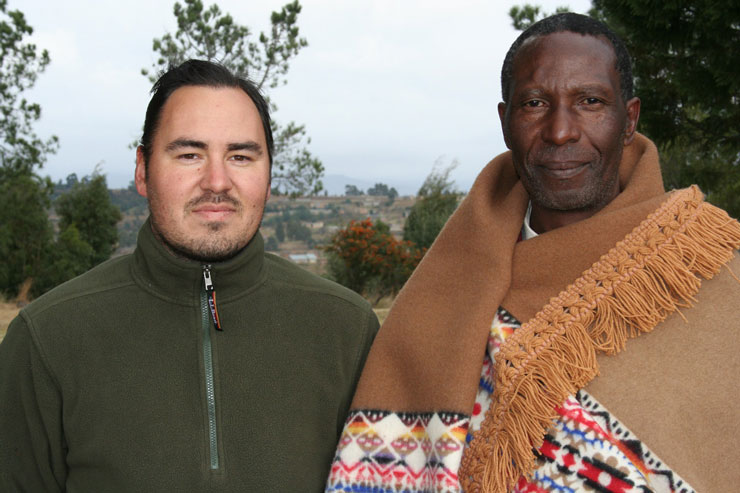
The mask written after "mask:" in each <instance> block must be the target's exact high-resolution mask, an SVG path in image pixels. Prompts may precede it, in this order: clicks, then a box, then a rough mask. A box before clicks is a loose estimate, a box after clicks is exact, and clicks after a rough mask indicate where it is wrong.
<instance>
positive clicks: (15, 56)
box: [0, 0, 57, 297]
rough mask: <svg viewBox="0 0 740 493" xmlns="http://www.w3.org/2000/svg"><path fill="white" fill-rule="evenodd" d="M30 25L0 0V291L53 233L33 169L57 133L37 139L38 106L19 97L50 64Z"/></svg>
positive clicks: (10, 289)
mask: <svg viewBox="0 0 740 493" xmlns="http://www.w3.org/2000/svg"><path fill="white" fill-rule="evenodd" d="M32 33H33V29H32V28H31V26H29V25H28V24H27V23H26V20H25V17H24V15H23V13H22V12H20V11H18V10H12V11H8V9H7V2H6V1H5V0H0V258H2V259H3V260H2V262H0V292H2V293H3V294H4V295H5V296H7V297H12V296H16V295H17V294H18V290H19V288H20V285H21V284H22V283H24V282H26V281H27V280H28V279H29V278H31V277H32V276H34V275H35V274H36V273H37V272H38V271H39V269H40V266H41V262H42V260H43V258H44V254H45V251H46V247H47V245H48V243H49V242H50V241H51V238H52V228H51V224H50V223H49V219H48V209H49V204H50V196H51V193H52V190H53V186H52V183H51V180H49V179H48V178H46V179H42V178H40V177H39V176H38V175H37V174H36V169H37V168H38V167H41V166H42V165H43V163H44V162H45V160H46V155H47V154H48V153H51V152H54V151H55V150H56V148H57V138H56V137H51V138H49V139H47V140H42V139H40V138H39V137H38V136H37V135H36V134H35V133H34V131H33V124H34V123H35V122H36V121H37V120H38V119H39V118H40V117H41V107H40V106H39V105H38V104H36V103H31V102H29V101H28V100H26V99H25V98H24V97H23V93H24V91H26V90H28V89H30V88H32V87H33V85H34V84H35V82H36V79H37V77H38V76H39V74H41V73H42V72H43V71H44V69H45V68H46V66H47V65H48V64H49V54H48V53H47V52H46V51H42V52H40V53H39V52H38V51H37V50H36V46H35V45H33V44H31V43H27V42H25V39H26V38H27V36H30V35H31V34H32Z"/></svg>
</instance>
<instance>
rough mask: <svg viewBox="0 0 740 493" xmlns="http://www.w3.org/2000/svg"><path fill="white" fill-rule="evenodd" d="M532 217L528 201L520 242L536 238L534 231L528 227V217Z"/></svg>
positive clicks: (530, 205)
mask: <svg viewBox="0 0 740 493" xmlns="http://www.w3.org/2000/svg"><path fill="white" fill-rule="evenodd" d="M531 215H532V201H531V200H530V201H529V205H528V206H527V213H526V214H525V215H524V225H523V226H522V240H529V239H531V238H534V237H535V236H537V233H536V232H535V230H533V229H532V228H531V227H530V226H529V217H530V216H531Z"/></svg>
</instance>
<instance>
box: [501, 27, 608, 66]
mask: <svg viewBox="0 0 740 493" xmlns="http://www.w3.org/2000/svg"><path fill="white" fill-rule="evenodd" d="M584 49H590V50H592V51H593V52H594V53H597V52H598V53H599V54H600V55H601V56H608V57H609V58H610V59H611V60H616V56H617V55H616V52H615V51H614V47H613V46H612V44H611V41H609V39H608V38H607V37H606V36H603V35H593V34H582V33H578V32H574V31H556V32H553V33H546V34H538V35H535V36H532V37H529V38H527V39H525V40H524V42H523V43H522V45H521V46H520V47H519V50H517V53H516V56H515V57H514V60H513V63H514V67H516V65H517V62H520V61H522V60H524V59H525V58H527V57H531V56H533V55H535V53H536V52H539V51H548V52H550V53H551V54H554V52H558V55H559V56H567V55H568V54H569V53H573V54H575V53H577V52H582V51H583V50H584Z"/></svg>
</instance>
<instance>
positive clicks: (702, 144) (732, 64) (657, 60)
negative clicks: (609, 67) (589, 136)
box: [590, 0, 740, 217]
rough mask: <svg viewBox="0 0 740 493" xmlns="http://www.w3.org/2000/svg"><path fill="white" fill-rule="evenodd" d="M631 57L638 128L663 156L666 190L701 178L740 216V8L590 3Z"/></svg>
mask: <svg viewBox="0 0 740 493" xmlns="http://www.w3.org/2000/svg"><path fill="white" fill-rule="evenodd" d="M592 6H593V8H592V9H591V11H590V15H591V16H593V17H596V18H597V19H599V20H602V21H604V22H605V23H607V24H608V25H609V26H610V27H611V28H612V29H614V31H615V32H617V34H619V36H620V37H621V38H622V39H623V40H624V42H625V44H626V46H627V49H628V50H629V52H630V54H631V55H632V59H633V63H634V68H633V72H634V75H635V94H636V95H637V96H639V97H640V99H641V100H642V112H641V115H640V131H641V132H643V133H645V134H646V135H648V136H649V137H650V138H651V139H653V140H654V141H655V143H656V144H657V145H658V148H659V149H660V151H661V155H662V165H663V178H664V181H665V182H666V185H667V187H669V188H672V187H685V186H688V185H690V184H691V183H697V184H698V185H699V186H700V187H701V188H702V190H703V191H704V192H705V193H707V195H708V199H709V200H710V201H712V202H714V203H715V204H717V205H719V206H720V207H723V208H724V209H726V210H727V211H728V212H729V213H730V214H731V215H733V216H735V217H740V196H739V195H738V192H739V191H740V97H738V95H739V94H740V80H739V79H738V76H737V74H738V72H737V70H738V69H737V67H738V66H740V30H739V29H738V26H740V5H738V4H737V2H731V1H715V0H696V1H693V2H664V3H661V2H651V1H647V0H641V1H631V2H628V3H625V2H622V1H616V0H593V1H592Z"/></svg>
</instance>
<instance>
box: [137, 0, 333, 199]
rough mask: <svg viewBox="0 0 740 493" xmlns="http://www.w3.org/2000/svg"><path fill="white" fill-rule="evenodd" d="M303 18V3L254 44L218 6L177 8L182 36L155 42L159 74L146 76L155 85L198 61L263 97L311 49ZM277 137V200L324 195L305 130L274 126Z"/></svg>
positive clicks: (190, 2) (289, 8)
mask: <svg viewBox="0 0 740 493" xmlns="http://www.w3.org/2000/svg"><path fill="white" fill-rule="evenodd" d="M300 12H301V5H300V3H299V2H298V0H294V1H293V2H290V3H287V4H285V5H284V6H283V7H282V9H281V10H280V11H279V12H273V13H272V15H271V16H270V22H271V29H270V32H269V34H265V33H264V32H262V33H260V34H259V36H258V37H257V39H256V40H255V39H254V38H253V37H252V32H251V30H250V29H249V27H247V26H244V25H241V24H239V23H237V22H235V21H234V19H233V18H232V17H231V15H230V14H228V13H224V12H222V11H221V9H220V8H219V7H218V5H216V4H213V5H211V6H210V7H208V8H207V9H206V8H204V6H203V2H202V1H201V0H184V4H180V3H179V2H175V5H174V7H173V13H174V15H175V19H176V20H177V31H176V32H175V34H174V35H173V34H170V33H167V34H165V35H164V36H162V37H161V38H159V39H157V38H155V39H154V40H153V43H152V49H153V50H154V52H155V53H157V56H158V58H157V61H156V62H155V63H154V64H153V67H154V70H153V71H152V72H150V71H149V70H147V69H142V74H143V75H145V76H147V77H149V80H151V81H152V82H154V81H155V80H156V79H157V78H158V76H157V73H159V72H162V71H163V70H166V69H167V68H168V67H169V66H171V65H178V64H180V63H182V62H184V61H185V60H187V59H190V58H199V59H202V60H209V61H215V62H219V63H221V64H223V65H224V66H226V67H227V68H229V69H230V70H231V71H232V72H234V73H235V74H238V75H240V76H242V77H248V78H249V79H251V80H252V81H253V82H254V83H255V85H256V86H257V87H258V88H259V89H260V90H262V91H263V92H264V91H265V90H266V89H272V88H275V87H277V86H279V85H281V84H285V83H286V82H287V80H286V74H287V73H288V68H289V65H290V61H291V59H293V58H294V57H295V56H296V55H298V52H299V51H300V50H301V48H304V47H305V46H307V45H308V42H307V41H306V39H305V38H302V37H300V35H299V28H298V15H299V14H300ZM268 101H269V98H268ZM269 102H270V105H271V107H272V111H273V112H274V111H276V110H277V107H276V105H275V104H274V102H272V101H269ZM272 131H273V137H274V141H275V154H274V156H273V169H272V188H273V189H274V191H275V192H276V195H278V194H280V195H291V196H297V195H308V194H317V193H318V192H320V191H321V190H322V188H323V184H322V183H321V176H322V175H323V173H324V166H323V164H322V163H321V161H320V160H319V159H318V158H316V157H314V156H313V155H312V154H311V153H310V152H309V151H308V149H307V148H306V146H307V145H308V144H310V142H311V139H310V138H308V137H307V135H306V129H305V127H304V126H303V125H297V124H295V123H294V122H290V123H288V124H287V125H285V126H284V127H279V126H278V125H277V124H276V123H275V122H274V121H273V125H272Z"/></svg>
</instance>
